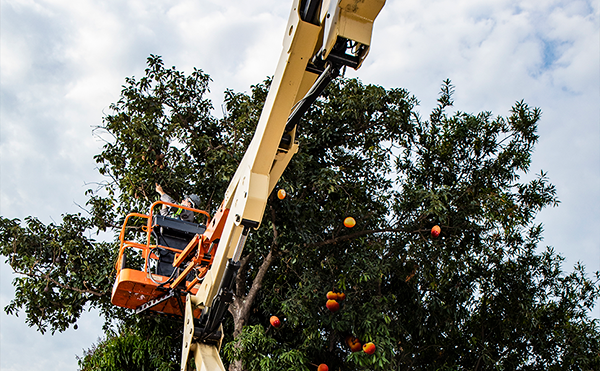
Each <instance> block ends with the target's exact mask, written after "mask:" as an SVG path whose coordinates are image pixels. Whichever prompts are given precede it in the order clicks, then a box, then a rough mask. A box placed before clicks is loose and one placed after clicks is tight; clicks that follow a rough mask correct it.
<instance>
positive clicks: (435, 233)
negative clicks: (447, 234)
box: [431, 225, 442, 238]
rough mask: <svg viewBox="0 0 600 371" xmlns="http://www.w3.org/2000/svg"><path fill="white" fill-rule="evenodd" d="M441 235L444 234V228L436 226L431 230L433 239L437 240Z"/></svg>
mask: <svg viewBox="0 0 600 371" xmlns="http://www.w3.org/2000/svg"><path fill="white" fill-rule="evenodd" d="M440 233H442V228H440V226H439V225H434V226H433V227H432V228H431V237H433V238H436V237H438V236H439V235H440Z"/></svg>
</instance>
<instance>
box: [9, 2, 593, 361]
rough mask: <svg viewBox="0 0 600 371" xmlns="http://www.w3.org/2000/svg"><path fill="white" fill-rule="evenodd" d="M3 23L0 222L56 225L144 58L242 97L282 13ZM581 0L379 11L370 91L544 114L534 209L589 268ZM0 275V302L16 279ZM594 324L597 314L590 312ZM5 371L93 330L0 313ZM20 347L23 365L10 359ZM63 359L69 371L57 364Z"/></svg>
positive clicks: (67, 6)
mask: <svg viewBox="0 0 600 371" xmlns="http://www.w3.org/2000/svg"><path fill="white" fill-rule="evenodd" d="M1 4H2V12H0V17H1V22H0V27H1V30H0V31H1V33H0V35H1V38H0V47H1V53H0V67H1V68H0V80H1V91H0V99H1V107H0V108H1V109H0V120H1V126H0V130H1V135H0V181H1V186H0V214H1V215H2V216H5V217H11V218H12V217H19V218H23V217H24V216H27V215H37V216H39V217H40V218H41V219H42V220H43V221H44V222H50V221H51V220H53V219H54V220H56V221H58V220H59V219H60V214H61V213H64V212H77V211H80V209H79V207H78V206H77V205H76V203H79V204H82V203H84V202H85V197H84V195H83V193H84V191H85V189H87V188H88V187H93V185H90V184H89V183H91V182H97V181H100V180H102V179H101V178H100V176H99V175H98V174H97V172H96V171H95V166H96V164H95V163H94V161H93V159H92V156H93V154H95V153H98V151H99V149H100V147H101V145H102V143H101V142H99V141H96V140H95V139H94V137H93V136H92V134H91V129H92V127H94V126H96V125H100V124H101V122H102V121H101V119H102V116H103V112H106V110H107V109H108V105H109V104H110V103H111V102H115V101H116V100H117V99H118V97H119V93H120V90H121V85H122V84H123V83H124V78H125V77H127V76H134V75H135V76H136V77H140V76H141V75H143V73H144V69H145V66H146V58H147V57H148V55H149V54H151V53H152V54H157V55H162V56H163V59H164V61H165V64H166V65H175V66H176V67H177V68H178V69H180V70H184V71H186V72H187V73H189V72H191V71H192V68H193V67H197V68H199V69H202V70H204V71H205V72H206V73H208V74H210V75H211V77H212V79H213V83H212V84H211V94H210V97H211V98H212V99H213V101H214V103H215V104H214V105H215V107H216V110H215V114H216V115H220V113H221V110H220V108H219V106H220V102H221V100H222V97H223V91H224V90H225V89H226V88H232V89H234V90H236V91H249V89H250V85H251V84H255V83H258V82H261V81H262V80H263V79H264V78H265V77H267V76H270V75H273V73H274V70H275V66H276V63H277V60H278V58H279V54H280V52H281V42H282V39H283V32H284V28H285V25H286V22H287V18H288V15H289V11H290V2H286V1H275V0H257V1H251V2H250V1H244V0H231V1H226V2H224V1H220V0H210V1H209V0H203V1H197V0H181V1H175V0H162V1H161V0H146V1H143V0H128V1H122V0H119V1H117V0H108V1H101V2H98V1H90V0H80V1H75V2H73V1H69V0H35V1H34V0H2V3H1ZM598 6H599V5H598V2H597V1H590V0H588V1H584V0H570V1H563V0H535V1H534V0H521V1H519V0H497V1H484V0H457V1H442V0H432V1H417V0H388V1H387V3H386V5H385V6H384V8H383V10H382V12H381V14H380V15H379V17H378V19H377V21H376V23H375V28H374V33H373V37H372V46H371V51H370V54H369V57H368V58H367V60H366V61H365V63H364V66H363V67H362V68H361V70H360V71H358V72H354V71H352V70H349V71H348V72H347V75H348V76H358V77H359V78H360V79H361V80H362V81H364V82H365V83H374V84H378V85H382V86H385V87H405V88H407V89H408V90H409V91H410V92H411V93H413V94H415V95H416V96H417V98H419V100H420V101H421V107H420V109H421V112H422V113H423V114H424V115H427V114H428V112H429V110H430V109H431V108H432V107H433V106H435V104H436V99H437V97H438V91H439V86H440V84H441V81H442V80H444V79H446V78H450V79H452V81H453V83H454V84H455V86H456V95H455V102H456V109H460V110H461V111H466V112H479V111H483V110H490V111H492V112H494V113H495V114H500V115H507V114H509V109H510V107H511V106H512V105H513V104H514V102H515V101H517V100H521V99H524V100H525V101H526V102H528V103H529V104H530V105H532V106H537V107H541V109H542V111H543V116H542V121H541V123H540V127H539V134H540V141H539V144H538V146H537V149H536V152H535V154H534V159H533V163H532V167H531V168H532V172H538V171H539V169H544V170H546V171H548V172H549V176H550V179H551V181H552V182H554V183H555V184H556V185H557V189H558V194H559V198H560V199H561V200H562V204H561V206H560V207H559V208H555V209H548V210H545V211H543V212H542V213H541V215H540V217H539V220H540V221H541V222H543V223H544V225H545V227H546V232H545V236H546V237H545V243H546V244H548V245H553V246H555V247H556V249H557V250H558V251H560V252H561V253H563V254H564V255H566V257H567V264H565V269H567V270H570V267H571V266H572V265H573V263H574V262H576V261H577V260H582V261H583V262H584V263H585V264H586V265H587V266H588V271H590V270H600V248H599V246H598V242H597V239H596V238H595V233H596V231H597V230H599V229H600V210H599V206H598V205H600V191H599V190H600V132H599V129H598V127H599V125H598V124H599V123H600V110H598V98H600V25H599V22H600V16H599V8H598ZM6 268H7V267H6V266H5V265H3V266H2V276H1V278H2V283H1V287H2V304H3V305H4V304H5V303H6V301H7V300H8V298H10V297H11V296H12V291H11V290H12V288H11V287H10V285H9V283H10V280H11V279H12V276H11V274H10V272H7V270H6ZM594 313H595V316H596V317H600V308H598V309H597V310H596V311H595V312H594ZM1 316H2V317H1V320H2V329H1V333H0V336H1V339H0V343H1V346H0V351H1V352H2V356H1V357H0V362H1V363H0V367H1V368H2V369H3V370H4V369H10V368H11V367H12V368H13V369H25V368H31V366H32V365H39V367H43V368H45V369H49V370H52V369H56V370H58V369H64V368H71V369H72V368H74V367H75V366H74V365H75V361H74V358H72V357H71V356H70V355H72V354H74V353H79V354H81V349H82V348H87V347H89V346H90V345H91V343H92V342H93V341H95V340H96V338H97V335H100V325H99V324H98V323H97V321H96V322H95V323H94V321H93V320H92V319H91V317H93V315H92V316H90V317H89V319H86V320H85V321H89V322H86V323H88V324H87V325H86V327H87V328H89V329H90V330H89V333H88V332H85V331H82V328H83V326H80V329H79V330H78V331H70V332H68V333H67V334H62V335H57V336H55V337H49V336H41V335H39V334H37V333H35V331H34V330H32V329H27V328H26V327H25V325H24V324H23V322H22V317H20V318H15V317H7V316H6V315H5V314H2V315H1ZM24 351H26V352H27V354H28V355H29V356H28V357H27V359H25V358H24V357H22V356H20V355H21V354H22V353H23V352H24ZM62 359H65V360H67V361H65V362H70V363H68V364H61V363H60V362H61V360H62Z"/></svg>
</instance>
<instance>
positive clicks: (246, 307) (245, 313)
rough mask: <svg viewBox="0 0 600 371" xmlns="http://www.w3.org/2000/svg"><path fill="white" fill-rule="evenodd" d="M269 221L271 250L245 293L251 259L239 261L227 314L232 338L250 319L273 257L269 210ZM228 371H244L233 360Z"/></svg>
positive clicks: (275, 237)
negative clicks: (230, 316) (233, 294)
mask: <svg viewBox="0 0 600 371" xmlns="http://www.w3.org/2000/svg"><path fill="white" fill-rule="evenodd" d="M271 219H272V221H273V223H272V224H273V243H272V244H271V249H270V250H269V253H268V254H267V256H266V257H265V258H264V260H263V262H262V264H261V265H260V268H259V269H258V273H257V274H256V277H255V278H254V280H253V281H252V286H251V287H250V291H248V293H246V287H247V285H246V281H245V279H246V274H245V273H246V270H247V267H248V262H249V260H250V259H251V257H252V256H251V255H247V256H245V257H244V258H243V259H242V260H241V265H240V269H239V271H238V275H237V277H236V292H235V296H234V298H233V303H231V304H230V305H229V312H230V313H231V314H232V315H233V324H234V330H233V337H234V338H236V337H237V336H238V335H239V334H241V333H242V329H243V328H244V325H246V323H247V322H248V318H249V317H250V309H251V308H252V304H253V303H254V299H255V298H256V295H257V294H258V291H259V290H260V288H261V287H262V283H263V280H264V278H265V275H266V274H267V271H268V270H269V267H270V266H271V263H272V262H273V259H274V257H275V252H274V250H275V249H276V247H277V229H276V228H275V211H274V210H273V208H271ZM229 371H245V368H244V365H243V363H242V361H241V360H235V361H233V362H231V364H230V365H229Z"/></svg>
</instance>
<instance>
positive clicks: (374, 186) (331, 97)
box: [0, 56, 600, 370]
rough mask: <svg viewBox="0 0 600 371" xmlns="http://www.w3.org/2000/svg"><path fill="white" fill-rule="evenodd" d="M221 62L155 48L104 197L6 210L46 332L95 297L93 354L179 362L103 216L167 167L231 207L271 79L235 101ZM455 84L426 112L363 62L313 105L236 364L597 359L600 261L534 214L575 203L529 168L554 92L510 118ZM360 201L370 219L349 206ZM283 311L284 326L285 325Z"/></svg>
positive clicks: (371, 366) (17, 302)
mask: <svg viewBox="0 0 600 371" xmlns="http://www.w3.org/2000/svg"><path fill="white" fill-rule="evenodd" d="M209 81H210V79H209V77H208V76H207V75H206V74H204V73H203V72H202V71H200V70H194V71H193V72H192V73H191V74H190V75H189V76H186V75H184V74H183V73H181V72H179V71H177V70H176V69H175V68H171V69H169V68H165V67H164V65H163V63H162V60H161V59H160V57H157V56H151V57H150V58H148V68H147V69H146V74H145V76H144V77H142V78H141V79H140V80H139V81H138V80H136V79H135V78H128V79H126V85H125V86H124V87H123V90H122V94H121V99H120V100H119V101H118V102H116V103H115V104H113V105H111V113H110V114H108V115H107V116H106V117H105V118H104V121H103V125H102V126H101V127H99V128H98V129H97V130H98V131H97V133H99V134H100V132H102V131H103V132H104V134H103V137H104V138H106V140H107V141H106V144H105V145H104V147H103V150H102V152H101V153H100V154H98V155H97V156H96V160H97V162H98V164H99V170H100V172H101V173H102V174H103V175H106V176H107V179H108V180H107V182H106V183H105V184H103V186H102V187H101V188H100V189H98V190H90V191H88V196H89V200H88V203H87V206H88V208H89V215H87V216H81V215H64V216H63V221H62V223H61V224H59V225H54V224H50V225H43V224H42V223H40V222H39V221H37V220H36V219H35V218H27V219H26V220H25V222H24V224H23V223H21V221H19V220H10V219H7V218H2V219H0V232H1V233H0V244H1V245H0V247H1V249H2V254H3V255H4V256H6V257H7V261H8V262H9V263H10V264H11V266H12V267H13V269H14V270H15V271H17V272H19V273H21V274H22V276H21V277H20V278H18V279H17V280H15V286H16V288H17V290H16V295H15V298H14V300H13V301H12V302H11V303H10V304H9V305H8V306H7V308H6V310H7V311H8V312H9V313H16V312H17V311H18V310H24V311H25V313H26V321H27V322H28V324H30V325H32V326H36V327H37V328H38V329H39V330H40V331H42V332H43V331H45V330H46V329H50V330H51V331H57V330H58V331H62V330H64V329H66V328H67V327H68V326H70V325H74V324H75V323H76V321H77V319H78V317H79V315H80V314H81V312H82V311H83V310H85V309H86V308H87V307H97V308H99V309H100V311H101V313H102V314H103V316H104V317H105V318H106V321H107V324H106V326H105V327H106V330H107V335H106V338H105V339H104V340H103V341H101V342H100V343H99V344H96V345H95V346H94V347H92V349H90V350H89V351H88V352H87V353H86V354H85V355H84V357H83V358H81V360H80V367H81V368H82V369H84V370H92V369H101V370H117V369H146V368H148V367H151V368H157V369H163V370H167V369H177V368H178V366H177V362H178V354H179V351H180V349H179V347H180V342H181V337H180V336H181V335H180V331H181V325H180V324H179V323H177V322H170V321H165V320H163V319H154V318H144V317H140V318H138V317H129V316H128V315H126V311H125V310H121V309H118V308H114V307H112V306H111V305H110V303H109V297H110V289H111V285H112V279H113V275H114V272H113V268H112V267H113V264H114V259H115V256H116V246H115V244H111V243H107V242H97V241H94V240H92V239H90V238H88V237H86V236H87V235H86V233H84V232H86V231H90V230H91V231H94V230H106V229H108V228H111V229H114V228H118V227H119V226H120V225H121V223H122V218H123V217H124V215H126V214H127V213H128V212H131V211H139V210H145V209H147V207H148V206H149V204H150V203H151V202H152V201H153V200H154V199H155V198H154V197H155V195H153V189H154V184H155V183H161V184H163V185H165V186H166V187H169V189H168V191H169V193H171V194H172V195H181V194H183V193H196V194H199V195H200V196H201V198H202V199H204V200H206V204H205V206H204V207H205V209H206V210H208V211H209V212H211V213H212V212H214V211H215V210H216V208H217V207H218V205H219V203H220V197H221V196H222V195H223V192H224V190H225V188H226V186H227V184H228V181H229V178H230V177H231V175H233V172H234V171H235V169H236V167H237V164H238V162H239V160H240V159H241V157H242V155H243V152H244V150H245V147H246V146H247V144H248V143H249V141H250V139H251V135H252V134H253V130H254V127H255V126H256V124H257V122H258V117H259V115H260V112H261V109H262V105H263V102H264V99H265V97H266V94H267V91H268V86H269V80H267V81H265V82H263V83H261V84H257V85H255V86H253V87H252V91H251V94H250V95H247V94H244V93H235V92H233V91H227V92H226V93H225V108H226V115H225V117H224V118H223V119H216V118H214V117H213V116H211V114H210V112H211V109H212V106H211V103H210V102H209V101H208V100H206V99H205V98H204V94H205V93H206V92H207V91H208V83H209ZM452 93H453V87H452V86H451V84H450V82H449V81H445V82H444V84H443V85H442V92H441V94H440V98H439V104H438V106H437V107H436V108H435V109H434V110H433V112H432V113H431V115H430V116H429V118H428V119H427V120H425V119H423V118H421V117H419V115H418V114H417V113H416V112H415V107H416V105H417V101H416V99H415V98H414V97H412V96H410V95H409V93H408V92H407V91H405V90H403V89H384V88H382V87H379V86H372V85H364V84H362V83H361V82H359V81H357V80H353V79H340V80H337V81H336V82H334V83H332V85H331V86H330V87H329V88H328V89H327V90H326V92H325V93H324V95H323V96H322V97H321V98H320V99H319V100H318V101H317V102H316V103H315V104H314V105H313V107H312V108H311V110H310V111H309V112H308V113H307V114H306V115H305V117H304V118H303V119H302V121H301V122H300V124H299V140H300V142H301V147H300V151H299V152H298V154H297V155H296V156H295V157H294V158H293V160H292V162H291V163H290V166H289V167H288V169H287V170H286V172H285V173H284V175H283V177H282V179H281V180H280V182H279V184H278V188H283V189H285V190H286V191H287V193H288V197H287V198H285V199H284V200H279V199H278V198H277V197H275V196H274V195H272V196H271V198H270V200H269V202H268V205H267V210H266V212H265V216H264V220H263V223H262V227H261V228H260V229H259V230H257V231H255V232H253V233H252V234H251V235H250V238H249V240H248V242H247V244H246V249H245V251H244V255H243V258H242V267H241V269H240V273H239V275H238V278H237V282H236V295H235V299H234V302H233V304H232V305H231V306H230V312H231V314H232V316H231V317H227V318H226V322H225V327H226V333H227V334H228V337H227V338H226V345H225V347H224V352H223V353H224V354H225V355H226V357H227V360H228V361H230V362H231V363H230V370H244V369H245V370H282V369H284V370H285V369H288V370H299V369H300V370H314V369H316V365H317V364H319V363H327V364H328V365H329V367H330V369H335V370H354V369H364V370H390V369H398V370H402V369H431V368H436V369H490V368H492V367H497V368H503V369H523V370H525V369H527V370H529V369H531V370H535V369H584V370H585V369H590V370H591V369H597V368H598V366H599V365H600V354H598V351H597V349H600V332H599V328H598V324H597V320H592V319H590V318H589V316H588V310H589V309H590V308H592V307H593V305H594V303H595V301H596V300H597V298H598V295H599V294H600V286H599V284H598V282H599V281H598V274H597V275H596V278H595V279H592V278H589V277H588V276H587V275H586V274H585V272H584V269H583V267H581V266H577V267H575V270H574V271H573V272H571V273H565V272H563V271H562V268H561V262H562V258H561V257H560V256H558V255H557V254H556V253H555V252H554V251H553V250H552V249H551V248H547V249H546V250H544V251H541V250H540V249H541V248H540V246H539V244H540V242H541V240H542V226H541V225H539V224H536V223H535V221H534V218H535V216H536V215H537V213H538V212H539V211H540V210H541V209H542V208H544V207H547V206H556V205H557V203H558V200H557V198H556V195H555V189H554V187H553V186H552V185H551V184H550V183H549V180H548V178H547V176H546V174H545V173H543V172H542V173H540V174H539V176H538V177H537V178H535V179H534V180H532V181H529V182H521V181H520V176H522V175H523V174H525V173H526V172H528V171H529V165H530V158H531V153H532V151H533V148H534V145H535V143H536V141H537V139H538V137H537V135H536V128H537V123H538V121H539V119H540V114H541V113H540V110H539V109H536V108H530V107H529V106H528V105H527V104H526V103H524V102H517V103H516V104H515V106H514V107H513V108H512V110H511V113H510V115H509V116H508V117H506V118H504V117H499V116H498V117H495V116H493V115H492V114H491V113H489V112H483V113H480V114H477V115H472V114H467V113H463V112H455V113H453V114H450V113H448V110H449V107H451V106H452V103H453V102H452ZM347 216H353V217H354V218H355V219H356V221H357V223H356V226H355V227H354V228H351V229H350V228H346V227H344V226H343V223H342V221H343V220H344V218H345V217H347ZM433 225H440V226H441V230H442V232H441V235H440V236H439V237H438V238H432V237H431V235H430V229H431V227H432V226H433ZM130 233H133V232H132V231H131V232H130ZM328 291H337V292H344V293H345V294H346V298H345V299H344V300H343V301H341V309H340V310H339V311H338V312H336V313H332V312H330V311H328V310H327V309H326V307H325V301H326V300H327V299H326V298H325V295H326V293H327V292H328ZM271 315H277V316H279V317H280V318H281V319H282V320H283V325H282V326H281V327H280V328H277V329H276V328H272V327H269V325H268V323H269V317H270V316H271ZM178 331H179V332H178ZM173 334H177V335H173ZM352 336H354V337H357V338H358V339H359V340H360V341H361V342H363V343H365V342H367V341H372V342H373V343H374V344H375V345H376V348H377V350H376V352H375V354H374V355H367V354H364V353H362V352H357V353H352V352H351V351H350V349H349V348H348V346H347V345H346V341H345V339H346V338H347V337H352ZM157 339H161V340H162V339H164V341H157ZM141 344H143V346H142V345H141ZM136 349H137V351H136Z"/></svg>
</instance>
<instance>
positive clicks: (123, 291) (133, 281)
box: [111, 201, 222, 317]
mask: <svg viewBox="0 0 600 371" xmlns="http://www.w3.org/2000/svg"><path fill="white" fill-rule="evenodd" d="M160 204H165V205H168V206H173V207H177V208H182V209H186V210H191V211H193V212H195V213H200V214H204V215H206V216H207V224H208V223H209V222H210V214H208V213H207V212H206V211H204V210H198V209H193V208H189V207H185V206H181V205H176V204H171V203H169V202H164V201H157V202H155V203H153V204H152V206H151V207H150V212H149V213H148V215H145V214H140V213H130V214H129V215H127V216H126V217H125V220H124V222H123V227H122V229H121V233H120V235H119V240H120V246H119V255H118V257H117V261H116V263H115V269H116V272H117V274H116V279H115V283H114V284H113V289H112V295H111V302H112V303H113V304H114V305H117V306H120V307H124V308H129V309H136V308H138V307H140V306H141V305H143V304H145V303H147V302H148V301H150V300H153V299H158V298H160V297H161V296H163V295H166V294H167V293H168V290H169V289H170V288H171V287H177V285H179V284H180V283H183V282H184V280H185V278H186V276H187V274H188V273H189V272H191V271H192V269H193V268H195V267H197V266H199V265H200V264H201V263H203V265H205V266H206V268H205V269H204V270H203V272H202V275H201V277H200V278H202V277H203V276H204V275H205V274H206V272H207V270H208V265H209V264H210V263H212V259H210V261H207V260H206V259H202V258H192V261H191V264H189V265H188V267H187V268H186V269H185V270H184V272H183V273H182V274H180V275H179V277H178V278H177V279H176V280H175V281H174V282H172V283H170V284H169V283H166V284H163V283H164V282H166V281H168V280H169V277H166V276H161V275H157V274H152V273H150V271H149V266H150V262H151V261H152V260H158V257H157V256H156V255H154V254H153V253H152V249H154V248H156V247H157V245H152V244H151V237H152V228H153V227H154V226H153V225H152V214H153V210H154V208H155V207H156V206H158V205H160ZM132 217H138V218H142V219H146V225H145V226H144V227H142V230H143V231H144V232H145V233H146V238H145V239H146V243H145V244H143V243H140V242H136V241H128V240H126V239H125V234H126V233H125V232H126V230H127V224H128V223H129V221H130V219H131V218H132ZM221 230H222V228H221ZM205 240H206V237H204V236H198V235H196V236H195V237H194V240H193V241H192V242H191V243H190V244H188V246H187V247H186V249H185V250H183V251H181V250H178V249H173V248H170V247H167V246H160V247H161V248H163V249H167V250H171V251H173V252H175V253H176V254H179V256H178V259H177V260H176V262H178V264H181V261H183V260H184V259H186V257H187V255H189V254H190V253H191V252H192V251H193V249H194V246H191V245H192V243H194V241H195V243H196V244H198V243H199V242H201V241H205ZM208 245H210V244H208ZM190 246H191V247H190ZM188 248H189V249H188ZM127 249H133V250H139V251H140V252H141V256H142V258H143V259H144V266H143V267H142V268H141V269H139V270H137V269H132V268H125V267H124V254H125V250H127ZM198 250H202V251H198ZM198 250H197V253H196V256H198V255H199V253H202V254H204V253H206V252H207V251H208V247H206V249H198ZM200 256H202V257H203V255H200ZM213 256H214V251H213ZM174 265H175V264H174ZM155 281H156V282H155ZM157 282H158V283H157ZM197 284H198V278H195V279H194V280H193V281H192V282H186V285H185V290H186V291H184V292H182V295H181V300H182V301H183V302H185V295H186V294H187V293H188V292H189V293H191V294H192V295H193V294H195V293H196V292H197V290H198V288H197ZM148 310H152V311H156V312H160V313H164V314H169V315H177V316H182V315H183V313H181V310H180V307H179V303H178V301H177V298H176V297H173V298H170V299H169V300H165V301H164V302H161V303H159V304H157V305H155V306H153V307H150V308H149V309H148ZM200 313H201V311H200V310H197V311H195V313H194V316H196V317H199V316H200Z"/></svg>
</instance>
